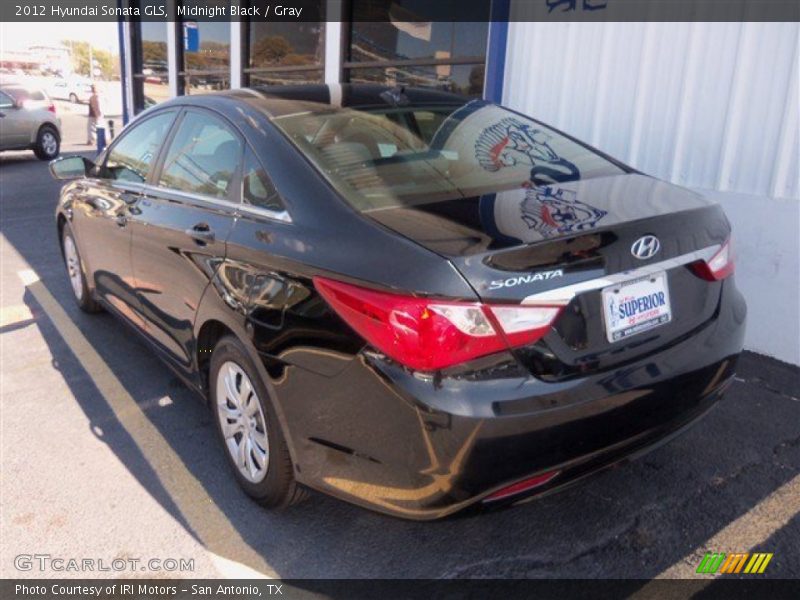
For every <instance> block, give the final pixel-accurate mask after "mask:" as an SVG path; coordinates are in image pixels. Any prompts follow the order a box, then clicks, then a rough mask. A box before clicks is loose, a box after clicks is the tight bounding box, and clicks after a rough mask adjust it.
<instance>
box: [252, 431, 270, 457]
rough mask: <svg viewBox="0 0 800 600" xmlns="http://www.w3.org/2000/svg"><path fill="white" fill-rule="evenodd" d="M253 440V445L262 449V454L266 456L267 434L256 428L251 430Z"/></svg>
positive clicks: (267, 446)
mask: <svg viewBox="0 0 800 600" xmlns="http://www.w3.org/2000/svg"><path fill="white" fill-rule="evenodd" d="M253 442H255V445H256V446H257V447H258V448H259V449H261V450H263V451H264V455H265V456H266V452H267V448H269V445H268V443H267V434H266V433H264V432H263V431H259V430H258V429H255V430H253Z"/></svg>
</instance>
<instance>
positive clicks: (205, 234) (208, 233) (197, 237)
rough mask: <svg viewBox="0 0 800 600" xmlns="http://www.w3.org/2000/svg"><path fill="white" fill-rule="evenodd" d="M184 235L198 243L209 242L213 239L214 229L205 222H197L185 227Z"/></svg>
mask: <svg viewBox="0 0 800 600" xmlns="http://www.w3.org/2000/svg"><path fill="white" fill-rule="evenodd" d="M186 235H188V236H189V237H191V238H192V239H194V241H195V242H197V243H198V244H210V243H211V242H213V241H214V230H213V229H211V228H210V227H209V226H208V225H207V224H205V223H198V224H197V225H195V226H194V227H192V228H191V229H187V230H186Z"/></svg>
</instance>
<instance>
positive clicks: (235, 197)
mask: <svg viewBox="0 0 800 600" xmlns="http://www.w3.org/2000/svg"><path fill="white" fill-rule="evenodd" d="M168 110H172V109H170V108H164V109H162V110H159V111H158V112H159V113H160V112H164V111H168ZM190 112H197V113H207V114H209V115H211V116H213V117H216V118H217V120H219V121H222V122H223V123H224V124H225V125H226V126H227V127H228V129H230V130H231V132H232V133H233V134H234V135H235V136H236V137H237V138H238V139H239V141H240V142H242V152H241V155H240V157H239V162H238V164H237V167H236V172H235V174H234V178H233V180H232V181H231V185H230V186H229V191H228V194H227V196H226V197H225V198H217V197H214V196H208V195H206V194H199V193H194V192H186V191H184V190H176V189H173V188H169V187H166V186H162V185H159V183H158V182H159V180H160V179H161V171H162V170H163V167H164V162H165V160H166V158H167V153H168V152H169V148H170V146H171V145H172V141H173V139H174V138H175V136H176V135H177V133H178V128H179V127H180V125H181V123H183V120H184V119H185V117H186V114H188V113H190ZM148 118H150V117H149V116H148ZM248 149H249V150H250V152H252V153H253V156H254V157H255V159H256V160H257V161H258V162H259V163H260V164H261V166H262V167H264V163H263V161H262V160H261V158H259V156H258V152H256V151H255V149H254V148H253V146H252V144H250V142H249V141H248V140H247V138H246V136H245V135H244V134H243V133H242V132H241V130H240V129H239V128H238V127H236V125H234V124H233V122H232V121H231V120H230V119H229V118H228V117H227V116H225V115H224V114H222V113H221V112H219V111H216V110H213V109H211V108H207V107H205V106H181V107H178V115H177V117H176V118H175V120H174V121H173V123H172V128H171V129H170V131H169V133H168V134H167V136H166V138H165V139H164V143H163V144H162V145H161V149H160V152H159V155H158V158H157V161H156V163H155V167H154V168H153V170H152V171H151V172H150V174H149V176H148V179H147V181H146V182H145V184H144V189H146V190H151V191H155V192H158V193H165V194H175V195H177V196H180V197H182V198H186V199H188V200H192V201H195V202H200V203H204V204H213V205H216V206H220V207H225V208H231V209H233V210H234V213H235V216H238V215H239V214H242V213H249V214H251V215H254V216H257V217H266V218H268V219H270V220H272V221H278V222H283V223H291V222H292V217H291V215H290V214H289V209H288V208H287V206H286V202H285V201H284V199H283V195H282V194H281V193H280V190H278V188H277V186H275V184H274V181H272V178H271V177H270V182H271V183H272V184H273V186H274V187H275V190H276V191H277V192H278V197H279V198H280V200H281V204H282V205H283V210H282V211H273V210H269V209H268V208H264V207H261V206H254V205H252V204H246V203H245V202H244V187H243V186H244V157H245V151H246V150H248ZM264 172H265V173H267V176H268V177H269V173H268V172H267V169H266V168H265V169H264Z"/></svg>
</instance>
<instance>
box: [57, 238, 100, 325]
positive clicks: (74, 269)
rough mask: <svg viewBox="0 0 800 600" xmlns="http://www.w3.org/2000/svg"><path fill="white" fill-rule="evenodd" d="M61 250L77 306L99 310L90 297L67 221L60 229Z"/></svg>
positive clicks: (84, 271)
mask: <svg viewBox="0 0 800 600" xmlns="http://www.w3.org/2000/svg"><path fill="white" fill-rule="evenodd" d="M61 250H62V252H63V254H64V265H65V266H66V268H67V276H68V277H69V283H70V287H71V288H72V293H73V295H74V296H75V302H76V303H77V304H78V308H80V309H81V310H82V311H83V312H87V313H97V312H100V311H101V308H100V305H99V304H98V303H97V302H96V301H95V299H94V298H93V297H92V293H91V291H90V290H89V286H88V285H87V284H86V269H85V268H84V265H83V260H81V255H80V253H79V252H78V246H77V244H76V243H75V236H74V234H73V233H72V228H71V227H70V226H69V223H64V228H63V230H62V231H61Z"/></svg>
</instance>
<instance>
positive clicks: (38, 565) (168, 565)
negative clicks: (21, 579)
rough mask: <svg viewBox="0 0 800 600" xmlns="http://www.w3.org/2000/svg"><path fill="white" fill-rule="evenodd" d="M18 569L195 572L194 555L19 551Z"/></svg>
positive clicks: (87, 571)
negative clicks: (109, 555) (114, 555)
mask: <svg viewBox="0 0 800 600" xmlns="http://www.w3.org/2000/svg"><path fill="white" fill-rule="evenodd" d="M14 567H15V568H16V569H17V571H38V572H50V571H56V572H62V571H63V572H70V573H89V572H101V573H102V572H109V573H115V572H116V573H121V572H126V571H127V572H142V571H147V572H162V571H166V572H170V573H191V572H192V571H194V559H193V558H140V557H127V556H126V557H124V558H120V557H117V558H111V559H108V558H89V557H80V558H78V557H67V556H53V555H52V554H18V555H17V556H15V557H14Z"/></svg>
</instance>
